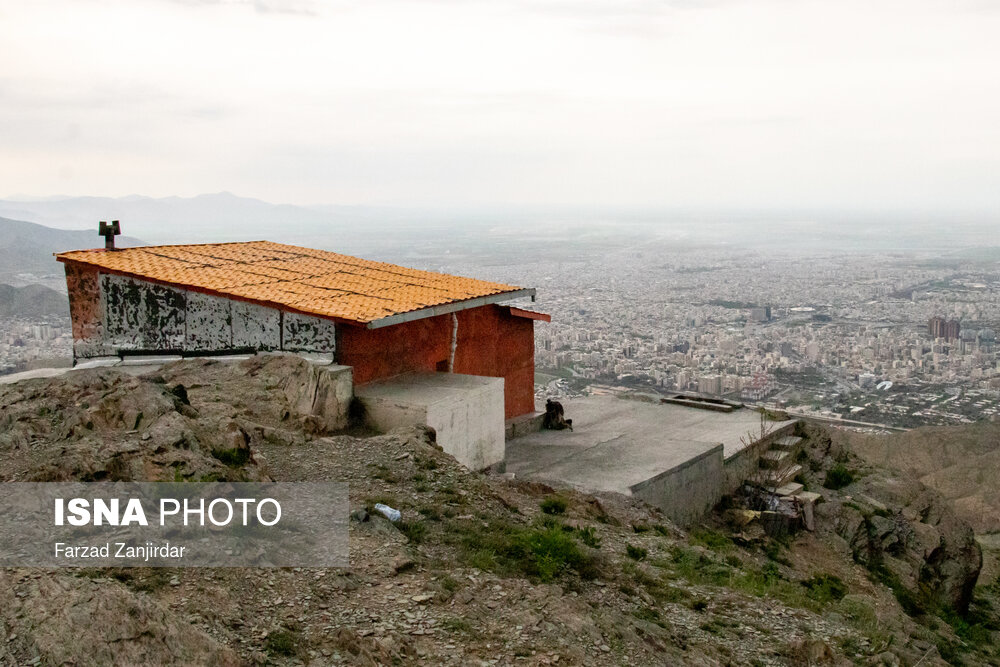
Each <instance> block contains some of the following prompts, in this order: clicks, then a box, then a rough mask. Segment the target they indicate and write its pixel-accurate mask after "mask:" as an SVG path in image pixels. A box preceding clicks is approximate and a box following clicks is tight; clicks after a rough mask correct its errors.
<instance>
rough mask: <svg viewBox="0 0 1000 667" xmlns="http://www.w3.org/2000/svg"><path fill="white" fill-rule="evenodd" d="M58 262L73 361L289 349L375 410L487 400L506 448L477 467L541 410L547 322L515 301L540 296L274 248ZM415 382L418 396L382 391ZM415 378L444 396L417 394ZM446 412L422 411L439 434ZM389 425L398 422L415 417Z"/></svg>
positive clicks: (153, 250)
mask: <svg viewBox="0 0 1000 667" xmlns="http://www.w3.org/2000/svg"><path fill="white" fill-rule="evenodd" d="M57 259H58V261H60V262H62V263H63V264H65V269H66V284H67V287H68V290H69V302H70V315H71V319H72V325H73V355H74V364H79V363H81V362H85V361H88V360H94V359H98V358H115V357H117V358H121V359H124V358H128V357H130V356H132V357H134V356H139V355H159V356H163V355H175V356H204V355H223V354H246V353H256V352H266V351H285V352H297V353H306V354H309V355H312V356H313V357H320V358H325V359H326V363H330V364H335V365H337V366H340V367H349V369H347V370H349V372H350V375H351V377H352V380H351V383H352V386H351V389H352V390H353V387H354V386H357V387H358V388H359V390H360V388H362V387H378V388H377V389H372V390H371V391H372V392H373V394H377V395H378V396H377V397H374V398H372V399H371V402H372V410H373V411H374V412H377V411H378V409H377V405H376V404H377V403H379V402H380V401H381V402H383V403H384V402H385V400H384V399H385V396H386V395H387V393H386V392H387V391H388V395H390V398H391V397H392V396H395V397H396V398H394V399H392V400H390V401H388V403H386V405H389V404H392V405H396V406H398V405H400V404H401V402H405V401H404V400H403V399H402V398H400V397H399V396H398V394H399V393H400V392H403V393H406V392H407V391H408V392H409V394H408V395H410V396H416V397H426V396H429V395H432V394H433V395H435V396H440V397H445V396H447V397H449V400H451V403H449V404H448V405H451V406H454V405H457V404H463V405H465V404H468V401H469V400H471V399H469V397H470V396H472V395H473V394H476V395H477V396H479V398H477V399H476V401H478V402H479V404H481V407H482V409H484V410H486V411H487V412H489V413H490V415H494V414H495V416H496V419H493V418H492V416H491V418H490V419H488V420H486V421H487V422H489V424H490V428H491V429H492V433H493V435H491V436H490V438H491V439H492V441H493V445H491V446H492V447H494V448H495V447H496V442H495V441H496V437H495V436H496V433H499V434H500V435H499V442H500V445H499V447H500V452H499V459H497V456H496V454H492V455H489V456H487V457H486V458H485V459H483V458H482V457H478V456H474V457H472V458H471V459H469V460H470V461H472V464H471V465H470V467H472V466H473V465H474V466H478V465H479V464H483V465H490V464H493V463H495V462H496V460H502V458H503V450H502V446H503V445H502V443H503V429H504V424H503V421H504V419H505V418H506V419H510V418H513V417H517V416H520V415H525V414H529V413H533V412H534V409H535V406H534V370H535V367H534V323H535V321H536V320H542V321H549V320H550V318H549V316H548V315H545V314H542V313H536V312H533V311H529V310H524V309H522V308H517V307H515V306H511V305H504V304H505V303H506V302H509V301H511V300H513V299H518V298H521V297H531V298H532V300H534V295H535V290H534V289H530V288H521V287H515V286H511V285H504V284H500V283H494V282H487V281H483V280H475V279H472V278H462V277H458V276H451V275H445V274H441V273H432V272H429V271H418V270H415V269H409V268H405V267H402V266H396V265H393V264H387V263H383V262H373V261H368V260H364V259H359V258H357V257H350V256H347V255H340V254H337V253H333V252H326V251H323V250H313V249H310V248H301V247H297V246H292V245H284V244H280V243H271V242H267V241H254V242H248V243H217V244H202V245H174V246H147V247H138V248H123V249H115V248H114V247H113V245H112V247H108V248H101V249H97V250H78V251H72V252H65V253H61V254H59V255H57ZM444 375H453V376H454V377H453V379H451V380H448V379H446V378H444V379H443V378H442V377H441V376H444ZM404 376H407V379H406V380H405V381H404V382H403V384H406V385H407V386H409V387H410V388H411V389H410V390H405V389H401V387H402V386H403V385H397V386H396V387H395V389H390V390H387V389H386V387H385V386H383V385H384V383H387V382H389V383H390V384H391V379H392V378H402V377H404ZM460 376H461V377H460ZM469 376H474V377H472V378H470V377H469ZM419 377H422V378H423V379H418V380H415V379H414V378H419ZM477 378H478V379H477ZM494 378H502V380H499V381H498V380H496V379H494ZM415 381H417V382H418V384H419V383H421V382H422V383H424V384H428V387H429V385H433V387H434V389H433V390H432V389H430V388H427V389H426V390H421V391H412V385H413V383H414V382H415ZM473 385H475V386H476V387H479V389H476V390H475V391H473V389H472V387H473ZM394 392H395V393H394ZM435 392H436V393H435ZM476 392H478V394H477V393H476ZM483 392H485V393H483ZM354 393H356V394H358V395H359V396H362V394H363V392H361V391H358V392H354ZM493 396H496V399H495V400H494V398H492V397H493ZM404 398H405V397H404ZM414 400H417V399H416V398H415V399H414ZM419 400H424V401H425V402H426V398H422V399H419ZM443 400H444V398H441V401H443ZM456 401H457V403H456ZM418 402H419V401H418ZM411 403H412V402H411ZM407 405H409V407H408V408H407V409H408V410H409V409H410V408H412V405H411V404H407ZM441 405H443V403H441V402H440V401H439V403H438V404H435V405H433V406H432V405H429V404H427V405H422V407H420V408H419V410H423V411H424V413H425V414H424V415H423V418H424V422H425V423H427V421H428V420H430V421H434V418H433V416H432V417H427V414H426V413H427V412H428V411H430V412H434V411H436V412H437V413H440V414H439V417H438V418H437V419H438V421H439V422H441V426H440V427H439V426H437V425H435V424H431V425H434V426H435V427H436V428H444V427H445V424H444V423H445V422H448V424H451V423H452V422H455V421H456V419H457V418H456V417H454V414H453V413H454V410H452V408H449V410H452V413H449V415H450V416H448V417H447V418H446V417H445V416H443V414H444V413H443V412H442V410H443V408H442V407H441ZM466 407H467V406H466ZM463 409H464V408H463ZM411 413H412V410H411ZM408 414H410V413H408ZM411 416H412V415H411ZM408 418H409V417H408ZM392 419H395V422H393V423H392V424H389V425H388V426H392V425H402V424H403V423H405V422H406V419H402V421H400V419H401V418H399V415H396V414H394V415H393V417H392ZM392 419H390V421H392ZM463 420H464V421H465V422H469V423H472V422H476V423H478V422H480V421H483V420H482V419H480V418H479V417H478V416H477V417H476V418H475V419H473V418H472V417H463ZM494 421H496V422H497V423H496V424H493V422H494ZM463 423H464V422H463ZM477 428H478V427H477ZM446 450H447V448H446Z"/></svg>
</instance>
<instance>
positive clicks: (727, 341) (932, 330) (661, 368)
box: [492, 245, 1000, 427]
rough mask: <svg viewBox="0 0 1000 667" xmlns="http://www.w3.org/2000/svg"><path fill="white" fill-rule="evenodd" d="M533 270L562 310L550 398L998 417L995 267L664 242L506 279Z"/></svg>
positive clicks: (542, 354)
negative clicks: (719, 400)
mask: <svg viewBox="0 0 1000 667" xmlns="http://www.w3.org/2000/svg"><path fill="white" fill-rule="evenodd" d="M980 267H981V268H980ZM515 271H519V272H520V275H517V274H516V273H515ZM526 275H530V278H531V280H533V281H534V284H537V285H538V286H539V288H540V289H539V302H538V303H537V304H536V306H537V307H538V308H539V309H541V310H544V311H546V312H549V313H551V314H552V316H553V319H552V323H551V324H550V325H546V326H544V327H538V328H537V329H536V331H537V334H536V367H537V369H538V381H539V390H538V396H539V398H541V397H543V396H551V395H556V396H559V395H573V394H576V393H581V392H583V393H586V392H593V391H615V390H618V391H621V390H623V389H630V390H635V389H640V390H643V389H644V390H651V391H656V392H659V393H667V392H670V391H695V392H699V393H702V394H707V395H715V396H724V397H727V398H733V399H736V400H742V401H744V402H749V403H759V404H765V405H771V406H776V407H782V408H785V409H788V410H792V411H795V412H799V413H808V414H810V415H813V416H825V417H830V418H835V419H850V420H854V421H857V422H864V423H870V424H876V425H884V426H896V427H913V426H918V425H923V424H940V423H963V422H970V421H975V420H977V419H983V418H989V417H992V416H994V415H996V414H997V397H998V396H1000V370H998V366H997V354H996V348H995V340H996V333H995V332H996V328H997V323H998V322H1000V276H998V273H997V270H996V268H995V264H993V265H991V264H989V263H987V264H982V265H979V264H977V263H975V262H971V261H968V260H967V259H966V258H963V257H962V256H961V255H959V256H953V257H950V258H947V259H943V258H941V257H939V256H934V255H932V254H929V253H925V254H910V253H907V254H898V253H896V254H892V253H887V254H880V255H871V254H856V253H854V254H829V255H825V256H799V255H797V254H795V253H764V252H760V251H736V250H732V249H729V250H718V249H701V250H691V249H685V250H684V251H677V250H673V251H671V250H670V248H669V247H667V246H666V245H664V246H662V247H661V246H658V245H653V246H647V247H644V248H643V249H641V250H621V251H618V252H617V253H615V254H614V255H613V256H606V255H604V256H594V257H591V258H588V259H586V260H584V261H581V262H561V263H556V264H545V265H539V264H528V265H521V266H518V267H516V269H509V268H508V269H501V270H495V271H494V272H493V274H492V277H494V278H497V279H505V280H512V281H516V280H522V281H524V280H525V278H524V276H526ZM935 318H938V319H935ZM935 334H937V335H935ZM615 388H617V389H615Z"/></svg>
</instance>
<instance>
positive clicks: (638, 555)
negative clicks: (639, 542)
mask: <svg viewBox="0 0 1000 667" xmlns="http://www.w3.org/2000/svg"><path fill="white" fill-rule="evenodd" d="M625 555H626V556H628V557H629V558H631V559H632V560H646V556H648V555H649V551H647V550H646V549H644V548H642V547H638V546H635V545H634V544H626V545H625Z"/></svg>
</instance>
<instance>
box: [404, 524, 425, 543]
mask: <svg viewBox="0 0 1000 667" xmlns="http://www.w3.org/2000/svg"><path fill="white" fill-rule="evenodd" d="M396 528H398V529H399V532H401V533H402V534H403V535H406V538H407V539H408V540H410V542H413V543H414V544H419V543H420V542H422V541H423V539H424V537H425V536H426V535H427V522H426V521H397V522H396Z"/></svg>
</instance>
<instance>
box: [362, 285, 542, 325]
mask: <svg viewBox="0 0 1000 667" xmlns="http://www.w3.org/2000/svg"><path fill="white" fill-rule="evenodd" d="M526 296H530V297H531V300H532V301H534V300H535V288H534V287H527V288H524V289H518V290H514V291H512V292H500V293H499V294H488V295H486V296H478V297H475V298H472V299H466V300H465V301H453V302H451V303H442V304H441V305H439V306H428V307H427V308H421V309H420V310H411V311H409V312H406V313H398V314H396V315H390V316H388V317H383V318H382V319H378V320H373V321H371V322H369V323H368V324H367V325H366V327H367V328H368V329H381V328H382V327H391V326H393V325H396V324H403V323H404V322H413V321H415V320H423V319H426V318H428V317H436V316H438V315H447V314H449V313H455V312H458V311H460V310H468V309H470V308H479V307H480V306H488V305H490V304H493V303H501V302H503V301H510V300H512V299H520V298H523V297H526Z"/></svg>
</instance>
